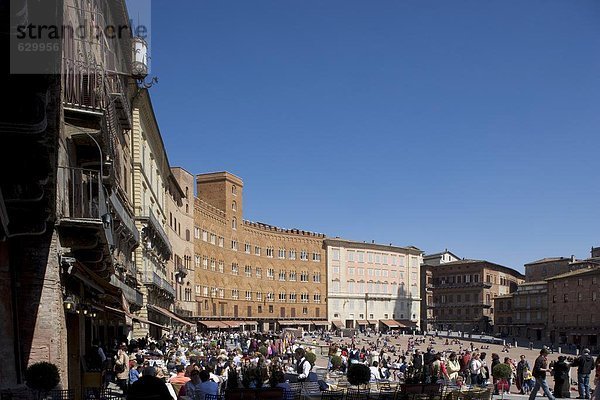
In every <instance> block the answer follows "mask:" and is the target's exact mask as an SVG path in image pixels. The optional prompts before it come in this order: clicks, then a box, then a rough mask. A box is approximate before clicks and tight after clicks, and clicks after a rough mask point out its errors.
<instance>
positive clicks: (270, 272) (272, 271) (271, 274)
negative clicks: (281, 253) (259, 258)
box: [267, 268, 275, 279]
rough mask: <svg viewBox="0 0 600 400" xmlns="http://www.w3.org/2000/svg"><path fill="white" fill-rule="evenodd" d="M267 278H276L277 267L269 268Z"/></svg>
mask: <svg viewBox="0 0 600 400" xmlns="http://www.w3.org/2000/svg"><path fill="white" fill-rule="evenodd" d="M267 278H268V279H274V278H275V269H273V268H267Z"/></svg>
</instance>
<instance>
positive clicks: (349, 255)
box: [346, 251, 354, 261]
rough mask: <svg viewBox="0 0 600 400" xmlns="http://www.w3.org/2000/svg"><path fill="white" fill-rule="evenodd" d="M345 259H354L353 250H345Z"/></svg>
mask: <svg viewBox="0 0 600 400" xmlns="http://www.w3.org/2000/svg"><path fill="white" fill-rule="evenodd" d="M346 259H347V260H348V261H354V251H347V252H346Z"/></svg>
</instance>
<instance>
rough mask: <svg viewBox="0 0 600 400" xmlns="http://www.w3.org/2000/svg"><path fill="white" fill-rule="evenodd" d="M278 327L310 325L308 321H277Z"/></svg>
mask: <svg viewBox="0 0 600 400" xmlns="http://www.w3.org/2000/svg"><path fill="white" fill-rule="evenodd" d="M278 323H279V325H310V324H311V322H310V321H292V320H290V321H278Z"/></svg>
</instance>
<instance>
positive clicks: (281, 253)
mask: <svg viewBox="0 0 600 400" xmlns="http://www.w3.org/2000/svg"><path fill="white" fill-rule="evenodd" d="M279 258H282V259H283V258H285V249H279Z"/></svg>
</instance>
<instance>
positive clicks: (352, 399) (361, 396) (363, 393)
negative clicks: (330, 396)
mask: <svg viewBox="0 0 600 400" xmlns="http://www.w3.org/2000/svg"><path fill="white" fill-rule="evenodd" d="M370 391H371V390H370V389H354V388H348V389H346V400H368V399H369V393H370Z"/></svg>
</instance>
